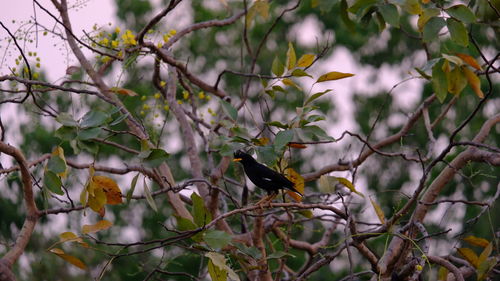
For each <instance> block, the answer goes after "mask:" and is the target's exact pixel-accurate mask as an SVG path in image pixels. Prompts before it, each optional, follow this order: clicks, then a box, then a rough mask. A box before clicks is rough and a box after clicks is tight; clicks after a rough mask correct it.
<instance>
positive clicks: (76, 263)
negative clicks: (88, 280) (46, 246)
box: [50, 248, 87, 269]
mask: <svg viewBox="0 0 500 281" xmlns="http://www.w3.org/2000/svg"><path fill="white" fill-rule="evenodd" d="M50 252H51V253H53V254H55V255H57V256H58V257H60V258H62V259H63V260H65V261H67V262H69V263H71V264H72V265H74V266H76V267H78V268H80V269H87V266H86V265H85V264H84V263H83V261H81V260H80V259H79V258H77V257H75V256H72V255H68V254H66V253H64V251H63V250H61V249H58V248H53V249H50Z"/></svg>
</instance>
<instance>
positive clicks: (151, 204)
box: [143, 177, 158, 212]
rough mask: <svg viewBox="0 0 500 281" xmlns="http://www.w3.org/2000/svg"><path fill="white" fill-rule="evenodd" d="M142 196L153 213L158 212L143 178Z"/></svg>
mask: <svg viewBox="0 0 500 281" xmlns="http://www.w3.org/2000/svg"><path fill="white" fill-rule="evenodd" d="M143 184H144V196H145V197H146V201H148V204H149V206H150V207H151V208H152V209H153V210H154V211H155V212H158V207H156V203H155V200H154V198H153V196H152V195H151V191H150V190H149V187H148V184H147V183H146V177H144V181H143Z"/></svg>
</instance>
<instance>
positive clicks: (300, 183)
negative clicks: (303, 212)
mask: <svg viewBox="0 0 500 281" xmlns="http://www.w3.org/2000/svg"><path fill="white" fill-rule="evenodd" d="M285 176H286V177H287V178H288V179H289V180H290V181H291V182H293V187H294V188H295V189H296V190H297V191H298V192H300V193H302V194H304V178H303V177H302V176H301V175H300V174H299V173H297V172H296V171H295V170H294V169H292V168H287V169H286V170H285ZM286 193H287V194H288V195H289V196H290V197H292V198H293V200H295V201H297V202H301V201H302V196H300V195H299V194H297V193H295V192H293V191H288V190H287V191H286Z"/></svg>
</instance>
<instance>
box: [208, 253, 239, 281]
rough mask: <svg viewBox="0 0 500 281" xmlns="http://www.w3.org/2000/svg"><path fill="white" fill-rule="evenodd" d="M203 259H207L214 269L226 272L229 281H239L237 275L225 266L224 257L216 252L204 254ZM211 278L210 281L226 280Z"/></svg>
mask: <svg viewBox="0 0 500 281" xmlns="http://www.w3.org/2000/svg"><path fill="white" fill-rule="evenodd" d="M205 257H207V258H209V259H210V262H212V263H213V265H214V266H215V267H218V268H219V269H220V270H222V271H225V272H227V277H229V279H231V280H234V281H240V278H239V277H238V275H237V274H236V273H235V272H234V271H233V270H232V269H231V268H230V267H229V266H228V265H227V263H226V257H225V256H224V255H222V254H219V253H216V252H208V253H206V254H205ZM211 277H212V280H226V279H214V277H213V276H211ZM227 277H226V278H227Z"/></svg>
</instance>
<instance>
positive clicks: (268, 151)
mask: <svg viewBox="0 0 500 281" xmlns="http://www.w3.org/2000/svg"><path fill="white" fill-rule="evenodd" d="M255 152H256V153H257V159H258V160H259V162H262V163H264V164H266V165H268V166H273V165H274V164H275V163H276V158H278V155H276V152H275V150H274V148H273V147H272V146H269V145H266V146H258V147H256V148H255Z"/></svg>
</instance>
